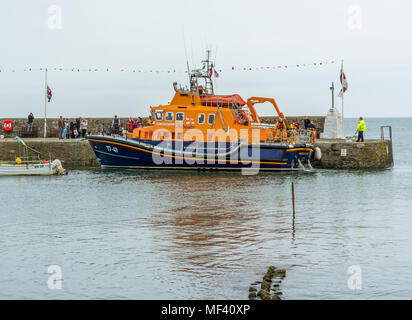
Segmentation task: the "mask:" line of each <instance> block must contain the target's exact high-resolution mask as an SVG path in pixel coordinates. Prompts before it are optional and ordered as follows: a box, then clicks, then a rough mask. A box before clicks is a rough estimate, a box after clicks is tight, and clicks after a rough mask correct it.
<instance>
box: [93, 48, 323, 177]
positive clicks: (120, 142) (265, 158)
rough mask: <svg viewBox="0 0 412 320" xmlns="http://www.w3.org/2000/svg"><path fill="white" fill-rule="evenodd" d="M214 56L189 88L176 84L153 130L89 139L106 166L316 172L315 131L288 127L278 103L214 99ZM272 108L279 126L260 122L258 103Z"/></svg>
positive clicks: (236, 97)
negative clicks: (312, 161)
mask: <svg viewBox="0 0 412 320" xmlns="http://www.w3.org/2000/svg"><path fill="white" fill-rule="evenodd" d="M209 54H210V52H208V57H207V59H206V60H205V61H202V63H203V64H204V68H203V69H197V70H192V71H191V72H190V87H189V88H182V87H180V86H178V84H177V83H174V84H173V86H174V90H175V94H174V97H173V99H172V101H171V103H170V104H168V105H159V106H157V107H153V108H151V114H152V116H153V117H154V121H153V125H148V126H143V127H140V128H136V129H134V130H133V131H132V132H128V133H127V134H126V136H125V137H119V136H104V135H90V136H88V140H89V142H90V145H91V146H92V148H93V151H94V152H95V154H96V156H97V159H98V160H99V162H100V164H101V166H102V167H113V168H140V169H198V170H215V169H223V170H246V171H245V173H246V174H248V173H249V174H254V173H257V172H258V171H259V170H271V171H273V170H296V169H305V167H307V168H309V169H310V168H311V165H310V160H311V159H312V158H313V157H314V154H315V152H314V151H315V148H314V146H313V140H314V138H315V136H314V131H306V130H299V128H297V127H296V126H293V125H292V126H289V127H288V126H287V125H286V117H285V116H284V114H283V113H282V112H280V110H279V108H278V106H277V104H276V101H275V100H274V99H273V98H262V97H251V98H249V99H247V101H244V100H243V99H242V98H241V97H240V96H239V95H238V94H233V95H226V96H222V95H215V94H214V88H213V82H212V79H211V75H212V74H213V72H214V67H213V63H212V62H211V61H210V60H209ZM265 102H269V103H271V104H272V105H273V106H274V108H275V110H276V112H277V115H278V117H279V121H278V123H277V124H276V125H271V124H265V123H262V122H261V121H260V118H259V115H258V113H257V111H256V109H255V104H258V103H265Z"/></svg>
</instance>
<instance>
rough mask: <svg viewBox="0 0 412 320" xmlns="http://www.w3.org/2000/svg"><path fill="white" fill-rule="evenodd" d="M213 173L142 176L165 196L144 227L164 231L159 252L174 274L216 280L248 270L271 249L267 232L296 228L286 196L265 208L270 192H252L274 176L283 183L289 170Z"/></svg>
mask: <svg viewBox="0 0 412 320" xmlns="http://www.w3.org/2000/svg"><path fill="white" fill-rule="evenodd" d="M213 176H214V177H213V178H212V177H211V176H210V175H209V174H205V173H201V172H200V173H197V174H195V175H193V174H188V173H187V174H186V173H174V172H167V173H162V174H156V173H146V174H145V173H142V174H141V175H139V177H138V181H139V183H141V180H142V178H143V177H144V179H145V180H147V183H148V184H150V185H151V187H152V188H153V189H152V191H151V194H157V195H158V197H160V198H161V201H160V199H156V201H154V203H155V204H156V206H155V207H153V212H152V213H151V214H150V219H149V220H150V221H149V222H148V221H145V226H144V227H145V228H148V229H150V230H152V231H153V232H155V234H157V235H159V236H160V234H161V237H160V238H159V239H157V238H154V239H153V242H154V245H153V247H155V248H156V252H153V254H157V255H160V256H162V257H163V259H166V260H167V261H168V262H167V263H168V264H169V266H170V267H171V268H172V269H171V272H173V273H178V272H185V273H189V274H193V275H196V277H200V278H211V277H212V278H214V277H216V276H217V275H218V274H224V273H225V272H227V271H228V270H237V269H240V268H244V265H245V263H246V264H247V261H249V263H250V264H251V265H253V263H254V262H253V261H254V260H255V259H261V258H262V257H261V255H262V252H264V251H265V249H263V248H264V247H265V242H266V241H267V238H268V237H267V236H266V234H268V235H270V237H269V238H271V239H278V238H279V239H283V238H285V232H287V233H290V234H291V232H292V231H291V228H292V227H291V226H292V218H291V215H290V214H289V212H288V211H289V210H288V208H289V206H288V205H287V204H286V203H284V201H283V200H282V199H280V201H279V202H278V203H277V208H275V207H274V206H273V204H272V203H270V209H269V208H267V210H265V209H264V208H262V206H263V207H264V204H263V203H265V202H266V201H267V197H268V196H267V193H265V194H262V198H259V196H258V197H256V195H253V194H251V193H250V192H248V190H249V189H250V188H254V187H256V183H258V184H259V186H260V187H259V188H260V189H262V188H265V186H269V185H270V184H271V183H272V182H273V181H272V180H273V179H274V178H275V179H276V180H277V181H278V182H279V183H282V184H283V183H285V182H286V180H287V179H288V176H287V175H286V174H281V175H276V177H273V178H272V177H270V176H268V175H265V174H263V175H259V176H256V177H254V178H253V180H251V179H248V177H247V176H244V177H241V178H239V176H233V175H231V174H230V173H216V174H213ZM256 179H257V180H256ZM194 181H196V183H193V182H194ZM159 194H161V195H159ZM257 202H259V203H257ZM160 203H162V205H161V206H160V205H159V204H160ZM165 208H167V210H165ZM268 218H269V220H268ZM269 221H270V223H268V222H269ZM136 223H139V228H141V227H142V225H141V223H140V222H136ZM267 229H271V230H267ZM291 237H292V235H290V237H289V238H291ZM158 242H159V244H157V243H158ZM160 243H161V245H160ZM256 248H262V250H256ZM271 251H272V252H275V251H276V248H272V249H271ZM200 270H201V272H199V271H200ZM225 270H226V271H225Z"/></svg>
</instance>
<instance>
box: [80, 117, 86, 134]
mask: <svg viewBox="0 0 412 320" xmlns="http://www.w3.org/2000/svg"><path fill="white" fill-rule="evenodd" d="M87 126H88V123H87V120H86V119H85V118H81V121H80V132H81V135H82V138H85V137H86V133H87Z"/></svg>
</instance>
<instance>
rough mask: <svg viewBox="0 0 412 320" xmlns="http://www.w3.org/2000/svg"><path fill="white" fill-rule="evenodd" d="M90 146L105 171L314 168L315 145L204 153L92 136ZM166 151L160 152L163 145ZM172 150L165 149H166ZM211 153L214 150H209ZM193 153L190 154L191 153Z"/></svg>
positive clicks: (184, 147) (232, 148)
mask: <svg viewBox="0 0 412 320" xmlns="http://www.w3.org/2000/svg"><path fill="white" fill-rule="evenodd" d="M88 140H89V143H90V145H91V147H92V149H93V151H94V152H95V154H96V157H97V160H98V161H99V162H100V164H101V166H102V167H103V168H129V169H173V170H174V169H192V170H216V169H219V170H242V169H247V168H250V169H259V170H265V171H268V170H269V171H278V170H296V169H304V168H305V165H309V167H310V159H312V157H313V153H314V147H313V146H312V145H307V144H300V145H290V144H280V143H279V144H275V143H271V144H263V143H262V144H259V145H240V144H239V145H237V146H229V144H228V145H227V146H226V149H224V148H223V151H222V149H219V150H221V151H219V150H215V151H213V153H210V151H204V150H206V149H204V150H202V152H201V153H199V152H196V151H193V150H192V149H189V148H190V147H189V145H190V144H191V142H190V143H189V142H188V143H184V144H183V145H181V146H180V147H182V148H178V147H177V145H176V142H172V141H151V140H137V139H126V138H122V137H111V136H89V137H88ZM161 144H162V145H163V147H161V148H159V145H161ZM165 145H166V146H168V147H167V148H164V146H165ZM209 149H210V148H209ZM189 150H190V151H189Z"/></svg>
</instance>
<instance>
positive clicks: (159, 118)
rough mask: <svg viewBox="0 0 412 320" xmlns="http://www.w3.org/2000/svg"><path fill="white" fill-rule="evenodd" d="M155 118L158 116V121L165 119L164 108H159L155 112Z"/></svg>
mask: <svg viewBox="0 0 412 320" xmlns="http://www.w3.org/2000/svg"><path fill="white" fill-rule="evenodd" d="M155 118H156V121H162V120H163V110H157V111H156V112H155Z"/></svg>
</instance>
